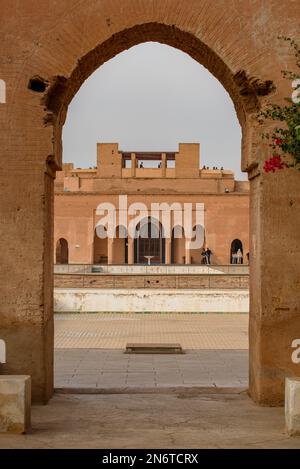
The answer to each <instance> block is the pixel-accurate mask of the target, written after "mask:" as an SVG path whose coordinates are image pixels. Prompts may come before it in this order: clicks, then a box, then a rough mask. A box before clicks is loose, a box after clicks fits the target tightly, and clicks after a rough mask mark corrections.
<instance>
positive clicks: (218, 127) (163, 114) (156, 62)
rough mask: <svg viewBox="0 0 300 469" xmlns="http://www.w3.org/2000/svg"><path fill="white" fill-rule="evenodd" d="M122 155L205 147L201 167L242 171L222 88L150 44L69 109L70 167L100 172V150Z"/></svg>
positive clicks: (175, 53)
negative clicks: (115, 145) (183, 145)
mask: <svg viewBox="0 0 300 469" xmlns="http://www.w3.org/2000/svg"><path fill="white" fill-rule="evenodd" d="M97 142H119V149H121V150H124V151H130V150H131V151H134V150H136V151H143V150H144V151H149V150H150V151H177V149H178V143H179V142H199V143H200V145H201V147H200V165H201V166H203V165H204V164H205V165H208V166H210V167H212V166H218V167H221V166H223V167H224V168H226V169H232V170H234V171H235V174H236V177H237V179H246V175H245V174H243V173H241V171H240V161H241V157H240V154H241V129H240V125H239V122H238V119H237V116H236V113H235V110H234V106H233V103H232V101H231V99H230V97H229V95H228V93H227V92H226V91H225V89H224V88H223V87H222V85H221V84H220V83H219V82H218V81H217V80H216V79H215V78H214V77H213V76H212V75H211V74H210V73H209V72H208V71H207V70H206V69H205V68H204V67H202V66H201V65H199V64H198V62H196V61H195V60H193V59H192V58H191V57H190V56H189V55H187V54H185V53H183V52H181V51H179V50H177V49H174V48H173V47H169V46H166V45H162V44H158V43H153V42H148V43H145V44H140V45H138V46H135V47H132V48H131V49H129V50H127V51H124V52H122V53H121V54H119V55H117V56H116V57H115V58H113V59H112V60H110V61H108V62H106V63H105V64H104V65H102V66H101V67H100V68H99V69H98V70H96V72H94V73H93V74H92V75H91V76H90V77H89V79H88V80H86V82H85V83H84V84H83V85H82V87H81V88H80V90H79V91H78V93H77V94H76V96H75V97H74V99H73V101H72V103H71V104H70V106H69V111H68V115H67V120H66V123H65V126H64V130H63V151H64V162H73V163H74V164H75V166H77V167H81V168H84V167H90V166H95V165H96V143H97Z"/></svg>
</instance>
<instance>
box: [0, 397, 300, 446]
mask: <svg viewBox="0 0 300 469" xmlns="http://www.w3.org/2000/svg"><path fill="white" fill-rule="evenodd" d="M0 448H106V449H113V448H300V438H295V437H293V438H291V437H288V435H287V434H286V433H285V431H284V410H283V408H274V407H273V408H268V407H259V406H257V405H256V404H254V403H253V402H252V401H251V400H250V398H249V397H248V396H247V395H246V393H245V392H242V393H240V391H233V390H231V391H229V390H228V391H227V392H224V391H223V392H216V391H214V392H209V391H207V390H206V391H200V390H199V389H198V390H193V389H186V390H184V391H176V392H172V393H171V392H170V391H168V392H167V393H159V394H154V393H151V394H147V393H144V394H141V393H139V394H134V393H127V394H101V395H71V394H55V396H54V397H53V398H52V399H51V401H50V403H49V404H48V405H47V406H33V409H32V430H31V431H30V433H28V434H27V435H0Z"/></svg>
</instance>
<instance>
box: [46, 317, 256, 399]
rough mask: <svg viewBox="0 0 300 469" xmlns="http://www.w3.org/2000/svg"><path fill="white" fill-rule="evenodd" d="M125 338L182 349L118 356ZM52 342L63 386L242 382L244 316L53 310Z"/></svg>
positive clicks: (245, 381) (232, 384) (58, 380)
mask: <svg viewBox="0 0 300 469" xmlns="http://www.w3.org/2000/svg"><path fill="white" fill-rule="evenodd" d="M129 342H143V343H157V342H159V343H172V342H173V343H174V342H175V343H180V344H181V345H182V347H183V348H184V350H185V352H186V353H185V354H183V355H175V354H174V355H165V354H164V355H159V354H151V355H137V354H124V349H125V347H126V344H127V343H129ZM55 346H56V350H55V387H56V388H69V389H70V391H72V390H74V389H76V388H78V389H81V390H84V389H86V390H89V391H90V390H91V389H95V390H98V391H100V390H101V389H104V390H106V391H107V390H108V389H112V390H114V391H115V390H126V389H127V388H130V389H131V390H132V388H138V389H140V388H143V389H145V388H147V389H153V388H154V389H157V388H164V387H170V388H176V387H190V386H201V387H236V386H237V387H243V388H246V387H247V385H248V350H247V349H248V316H247V315H245V314H240V315H239V314H127V315H126V314H118V313H114V314H110V313H97V314H57V315H56V316H55Z"/></svg>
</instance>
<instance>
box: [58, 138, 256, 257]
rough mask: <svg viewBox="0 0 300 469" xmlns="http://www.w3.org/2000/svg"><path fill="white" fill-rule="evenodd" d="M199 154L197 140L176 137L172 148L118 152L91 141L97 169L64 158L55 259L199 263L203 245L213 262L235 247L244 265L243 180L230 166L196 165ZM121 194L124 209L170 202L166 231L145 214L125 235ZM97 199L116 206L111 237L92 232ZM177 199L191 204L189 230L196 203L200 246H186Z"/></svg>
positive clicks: (109, 145) (246, 246)
mask: <svg viewBox="0 0 300 469" xmlns="http://www.w3.org/2000/svg"><path fill="white" fill-rule="evenodd" d="M199 153H200V145H199V144H198V143H180V144H179V149H178V152H123V151H121V150H119V147H118V144H117V143H98V144H97V166H96V167H94V168H89V169H81V168H74V165H73V164H72V163H66V164H64V165H63V170H62V171H60V172H58V173H57V179H56V181H55V226H54V241H55V245H54V262H55V263H57V264H96V265H97V264H117V265H122V264H147V263H148V264H149V263H151V264H201V263H203V262H204V260H205V258H204V257H203V250H205V249H207V248H209V249H210V250H211V251H212V256H211V262H212V263H213V264H219V265H220V264H230V263H232V262H235V261H236V260H235V259H236V258H235V256H234V254H235V253H236V252H237V251H238V250H239V249H240V251H241V253H242V254H243V258H242V260H241V262H244V263H248V259H247V253H248V251H249V187H248V182H247V181H236V180H235V178H234V173H233V172H232V171H229V170H226V169H223V168H216V167H215V168H213V169H211V168H206V167H204V166H203V165H200V158H199ZM201 166H202V167H201ZM200 167H201V169H200ZM120 196H124V197H123V201H124V200H126V201H127V205H128V207H129V206H134V207H139V205H140V204H144V206H146V207H147V209H148V210H149V213H150V208H151V206H152V205H151V204H159V205H160V207H162V211H163V210H164V209H165V207H168V206H171V207H173V208H174V210H171V212H170V213H171V215H170V216H169V221H168V222H167V223H169V226H168V227H167V228H169V230H168V229H165V227H166V225H165V224H162V223H161V221H160V220H154V218H153V216H145V217H144V218H141V219H140V220H139V222H138V223H137V224H136V229H135V232H134V234H133V235H130V236H129V235H128V234H129V233H128V232H127V227H128V223H129V222H130V220H131V215H130V213H129V212H128V210H127V209H125V207H124V206H120ZM99 204H108V205H109V204H112V206H114V207H116V213H117V216H116V220H118V221H117V225H116V229H115V231H114V236H112V235H109V233H107V236H104V235H103V236H99V235H98V234H99V233H98V231H97V223H98V221H99V219H100V216H99V213H98V211H97V207H99ZM178 204H179V205H181V206H182V207H185V205H186V204H188V205H189V206H191V205H192V207H193V208H192V212H191V216H192V223H193V225H194V226H193V229H194V230H196V228H197V226H196V224H197V220H196V210H197V209H196V208H195V207H197V204H198V206H202V207H203V217H204V225H203V228H204V233H203V243H202V245H201V246H197V247H196V248H194V247H193V248H191V244H190V239H188V237H187V236H186V233H185V229H184V225H183V223H182V224H181V223H179V222H178V218H176V207H177V206H178ZM199 204H200V205H199ZM124 217H125V219H124ZM119 220H122V222H120V221H119ZM104 230H105V228H104ZM167 231H168V233H167ZM153 233H154V234H153Z"/></svg>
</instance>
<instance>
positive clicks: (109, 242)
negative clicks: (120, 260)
mask: <svg viewBox="0 0 300 469" xmlns="http://www.w3.org/2000/svg"><path fill="white" fill-rule="evenodd" d="M113 259H114V239H113V238H107V264H108V265H111V264H112V263H113Z"/></svg>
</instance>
